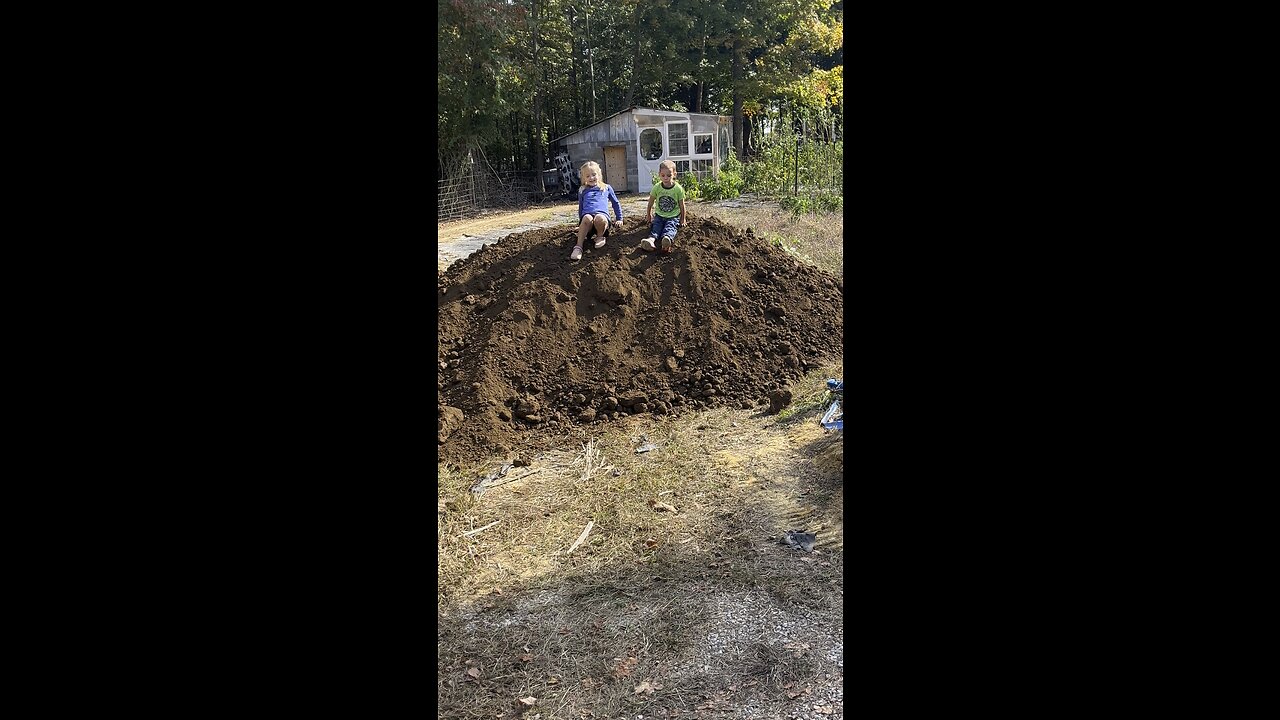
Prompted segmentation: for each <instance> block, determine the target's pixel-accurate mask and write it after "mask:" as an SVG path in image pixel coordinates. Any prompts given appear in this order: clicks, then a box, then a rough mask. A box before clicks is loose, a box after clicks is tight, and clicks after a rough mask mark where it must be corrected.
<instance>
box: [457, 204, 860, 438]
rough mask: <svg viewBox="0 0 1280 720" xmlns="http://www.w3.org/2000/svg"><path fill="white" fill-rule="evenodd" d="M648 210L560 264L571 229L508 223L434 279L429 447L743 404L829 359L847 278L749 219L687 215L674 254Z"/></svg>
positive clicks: (758, 401)
mask: <svg viewBox="0 0 1280 720" xmlns="http://www.w3.org/2000/svg"><path fill="white" fill-rule="evenodd" d="M647 234H648V224H647V223H645V222H644V219H643V218H636V217H632V218H629V219H628V220H627V221H626V222H625V224H624V226H623V227H622V228H621V229H620V230H618V231H615V232H614V233H613V236H612V237H611V238H610V240H609V243H608V244H607V245H606V246H605V247H603V248H601V249H599V250H595V249H592V248H591V242H588V243H587V244H586V246H587V249H586V252H585V254H584V256H583V259H582V260H581V261H580V262H570V261H569V259H568V256H569V251H570V250H571V249H572V247H573V242H574V231H573V230H572V229H570V228H567V227H564V226H561V227H556V228H546V229H541V230H532V231H529V232H526V233H522V234H519V235H510V236H507V237H506V238H503V240H502V241H501V242H499V243H496V244H493V245H489V246H486V247H484V248H482V249H481V250H479V251H477V252H476V253H475V254H473V255H471V256H470V257H468V258H465V259H463V260H460V261H458V262H456V263H455V264H453V265H452V266H450V267H449V269H448V270H446V271H445V272H444V273H443V274H442V275H440V278H439V298H440V307H439V322H438V327H439V337H440V345H439V356H438V365H437V367H438V369H439V375H438V390H439V396H438V417H439V432H440V434H439V436H438V438H437V439H438V442H439V443H440V459H441V461H446V462H464V461H470V460H476V459H478V458H481V457H486V456H490V455H493V454H495V453H503V452H508V451H510V450H511V449H512V448H513V447H519V448H536V447H539V446H545V445H547V444H548V443H549V442H550V440H551V438H552V437H554V436H555V435H557V434H559V433H561V432H562V431H564V430H565V429H567V428H570V427H574V426H579V425H583V424H590V423H601V422H610V421H613V420H617V419H619V418H620V417H626V416H627V415H629V414H637V413H645V412H648V413H654V414H658V415H665V414H680V413H682V412H684V411H686V410H690V409H695V408H696V409H702V408H708V407H715V406H721V405H730V406H736V407H741V408H744V409H745V408H751V407H754V406H757V405H762V404H767V403H768V395H769V393H770V392H772V391H774V390H780V389H784V388H785V387H786V386H787V385H788V384H790V383H791V382H792V381H794V380H796V379H798V378H800V377H801V376H802V375H803V373H804V371H805V369H806V368H809V367H815V366H817V365H819V364H820V363H821V362H822V361H824V360H825V359H827V358H831V357H839V356H840V354H841V352H842V347H843V344H844V302H843V296H844V285H843V280H842V279H839V278H836V277H834V276H832V275H831V274H830V273H827V272H825V271H823V270H820V269H817V268H814V267H812V266H810V265H805V264H803V263H801V262H799V261H797V260H796V259H795V258H793V257H792V256H791V255H789V254H787V253H786V252H784V251H783V250H781V249H780V248H778V247H776V246H774V245H771V244H770V243H769V242H768V241H766V240H764V239H763V238H760V237H757V236H756V235H755V234H754V233H752V232H751V231H750V230H747V231H745V232H740V231H738V230H737V229H735V228H733V227H731V226H729V225H726V224H724V223H723V222H722V221H720V220H717V219H715V218H701V217H691V218H690V219H689V222H688V223H687V224H686V225H685V226H684V227H682V228H681V229H680V235H679V238H678V243H677V247H676V250H675V252H674V253H672V254H670V255H662V254H659V253H646V252H643V251H641V250H640V248H639V243H640V240H641V239H642V238H644V237H646V236H647Z"/></svg>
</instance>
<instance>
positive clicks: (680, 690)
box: [437, 363, 843, 718]
mask: <svg viewBox="0 0 1280 720" xmlns="http://www.w3.org/2000/svg"><path fill="white" fill-rule="evenodd" d="M842 370H843V368H842V366H841V365H840V364H838V363H837V364H832V365H828V366H825V367H822V368H819V369H817V370H815V371H814V372H812V373H810V374H809V375H808V376H807V377H805V378H804V379H803V380H801V381H800V382H798V383H796V385H795V386H793V393H794V397H795V399H796V403H793V405H792V407H791V408H789V409H788V410H789V413H788V415H787V416H786V417H782V416H772V417H770V416H763V415H760V414H759V413H758V412H753V411H744V410H736V409H735V410H730V409H717V410H711V411H707V412H703V413H698V414H691V415H686V416H682V417H680V418H675V419H672V418H665V419H663V420H661V421H660V420H658V419H657V418H650V417H646V416H638V417H633V418H627V420H626V421H623V422H622V423H616V424H613V425H609V426H605V429H604V430H603V431H600V432H599V433H598V434H596V435H590V436H586V437H585V439H583V440H582V441H581V442H579V443H577V444H576V445H575V446H572V447H566V448H564V449H562V450H558V451H554V452H549V453H546V454H544V455H542V456H539V457H536V458H534V460H533V464H532V465H531V466H530V467H528V468H511V470H510V471H509V472H508V474H507V476H505V477H503V478H501V479H500V480H499V481H498V482H501V483H503V484H500V485H496V486H495V487H492V489H489V490H486V491H484V492H483V493H481V494H479V495H477V494H476V493H473V492H472V490H471V487H472V485H473V484H474V483H475V482H476V480H477V479H478V478H479V477H482V476H484V475H486V474H488V473H491V472H492V471H494V470H495V469H497V468H498V467H499V466H500V465H501V464H502V463H503V462H504V460H509V458H494V459H493V461H492V462H491V463H489V465H488V466H477V467H469V468H462V469H455V470H450V469H449V468H447V467H445V466H440V467H439V468H438V470H439V472H440V477H441V480H440V485H439V490H438V508H437V509H438V551H439V560H438V563H439V564H438V569H437V581H438V587H437V595H438V599H439V604H440V622H439V626H440V629H439V648H438V650H439V662H440V665H439V693H440V709H441V715H440V716H441V717H448V718H480V717H488V718H492V717H495V716H499V715H500V714H502V713H507V712H509V711H514V709H515V705H514V703H515V699H516V698H518V697H525V696H529V695H532V696H534V697H537V698H539V701H538V705H537V708H538V711H539V712H541V713H542V717H543V718H562V717H583V716H584V715H582V713H584V712H586V711H588V710H590V711H591V712H594V713H595V716H596V717H600V716H606V717H613V716H618V715H621V714H624V713H631V714H650V713H653V712H655V710H657V709H658V708H666V709H677V708H683V709H686V710H689V711H691V712H692V711H695V710H696V708H697V707H699V706H700V705H701V706H708V704H714V703H716V702H723V703H729V704H730V706H732V703H734V702H738V701H740V700H741V698H739V699H738V700H734V699H732V698H731V697H730V695H733V693H729V694H726V691H725V689H724V688H725V687H728V686H735V684H736V683H739V682H748V681H749V680H750V679H752V678H754V679H755V681H756V682H754V683H752V685H751V687H750V691H751V692H752V693H757V694H758V695H759V701H760V702H765V703H767V702H788V700H787V697H788V693H790V692H791V691H789V690H787V689H784V688H783V685H784V684H787V683H790V685H789V686H788V687H790V686H795V687H797V688H798V687H799V686H800V685H803V684H805V683H812V682H813V681H814V680H815V679H816V678H818V677H820V674H822V673H826V674H830V673H831V672H832V671H833V668H832V667H831V666H830V664H829V663H827V662H826V661H823V660H821V659H818V658H814V657H811V656H802V655H797V654H796V653H794V652H792V651H791V650H787V649H785V648H783V647H781V646H780V645H779V644H778V643H776V642H768V641H764V640H761V641H758V642H754V643H745V644H743V645H742V646H741V647H736V649H734V650H733V651H732V652H725V653H719V654H714V653H713V654H712V656H711V657H710V658H705V657H704V654H705V653H706V652H707V651H706V648H705V647H704V645H705V638H706V637H708V633H711V632H713V630H714V628H716V627H717V623H718V622H720V621H718V620H717V619H716V617H715V614H714V613H713V612H710V611H709V610H708V606H707V602H708V598H711V597H723V596H724V594H725V593H747V594H748V595H750V594H752V593H755V594H761V593H763V595H762V597H767V598H771V599H772V600H770V602H771V603H772V605H773V606H776V607H779V608H796V609H802V611H803V613H805V614H812V615H815V616H822V617H827V618H836V619H837V620H836V622H838V618H839V614H840V604H841V595H842V592H843V590H842V587H841V571H842V567H843V560H842V557H843V551H842V545H841V543H840V539H839V538H840V535H842V530H841V529H840V521H841V518H842V516H843V511H842V509H841V507H842V502H841V501H840V498H837V497H835V495H836V494H839V491H840V488H841V486H842V480H843V451H842V449H841V448H840V442H841V440H842V438H841V437H840V436H838V435H834V436H833V435H825V434H824V433H823V431H822V430H821V429H820V428H817V427H816V422H817V418H818V417H819V416H820V415H821V409H822V408H823V407H825V404H824V403H822V402H821V396H822V394H823V392H824V391H825V383H824V380H825V378H826V377H840V376H841V372H842ZM646 440H647V441H649V442H652V443H654V444H656V445H658V446H659V448H658V449H657V450H654V451H651V452H647V453H642V454H637V453H635V448H636V447H637V446H639V445H641V444H642V443H643V442H645V441H646ZM824 454H825V456H826V457H827V458H828V460H829V461H828V462H815V458H819V457H822V456H823V455H824ZM531 471H536V472H532V474H529V473H531ZM510 478H516V479H514V480H510ZM803 493H807V494H808V496H809V497H814V496H821V497H823V498H824V504H823V505H822V507H821V508H819V512H817V513H816V514H815V513H814V507H813V506H810V507H808V508H807V510H806V508H802V507H801V505H802V504H803V503H798V502H797V501H796V496H797V494H803ZM823 493H825V495H823ZM841 497H842V496H841ZM650 501H653V502H655V503H656V502H662V503H667V504H669V505H671V506H673V507H674V508H675V512H670V511H658V510H655V508H654V507H652V506H651V504H650ZM801 511H807V512H808V513H809V514H808V515H807V516H802V514H801ZM495 520H498V521H500V522H498V524H496V525H493V526H492V527H490V528H488V529H485V530H483V531H481V532H479V533H476V534H474V535H471V536H464V535H463V534H464V533H466V532H470V531H472V530H474V529H477V528H481V527H484V526H485V525H488V524H489V523H492V522H493V521H495ZM588 522H594V527H593V529H592V532H591V534H590V536H589V537H588V538H587V540H586V541H585V542H584V543H583V544H582V545H581V546H579V547H578V548H577V549H576V550H575V551H574V552H573V554H571V555H570V554H567V553H566V551H567V550H568V549H569V547H570V546H571V545H572V544H573V542H574V541H575V540H576V539H577V538H578V537H579V535H580V534H581V532H582V530H583V528H584V527H586V525H587V524H588ZM790 527H810V528H824V529H825V533H824V534H825V536H826V537H827V538H828V539H827V541H826V545H825V546H823V547H822V548H821V549H822V550H824V554H815V555H814V556H812V557H799V556H797V555H795V554H794V551H789V550H787V549H786V548H784V547H783V546H781V545H779V544H777V543H776V542H773V541H772V538H775V537H776V536H777V535H778V534H779V533H780V532H781V531H782V530H785V529H787V528H790ZM744 597H745V596H744ZM468 661H471V663H472V664H468ZM698 663H703V665H701V666H699V665H698ZM472 668H475V669H477V671H478V673H479V675H480V677H479V678H478V679H477V678H475V677H474V676H472V675H468V674H467V671H468V670H469V669H472ZM699 668H701V669H699ZM695 670H696V671H695ZM646 678H652V679H653V680H654V682H657V683H661V684H662V685H663V688H662V689H661V691H660V692H658V693H657V694H655V695H653V696H650V695H648V694H645V693H640V694H637V693H636V692H635V690H634V689H635V687H637V686H639V685H640V683H641V681H642V680H644V679H646ZM742 692H746V689H745V688H743V689H739V690H738V694H741V693H742ZM722 696H723V697H722ZM735 697H736V695H735ZM717 698H720V699H717Z"/></svg>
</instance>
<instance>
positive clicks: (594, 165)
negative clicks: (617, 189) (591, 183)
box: [578, 160, 609, 195]
mask: <svg viewBox="0 0 1280 720" xmlns="http://www.w3.org/2000/svg"><path fill="white" fill-rule="evenodd" d="M587 168H595V171H596V177H597V178H599V180H598V181H597V182H596V187H599V188H600V189H601V190H608V189H609V186H608V185H607V184H605V181H604V173H602V172H600V163H598V162H596V161H595V160H588V161H586V162H584V163H582V167H580V168H578V175H579V176H580V177H579V178H578V179H579V180H581V179H582V177H581V176H582V175H585V174H586V171H587ZM586 189H587V184H586V183H585V182H583V183H582V187H579V188H578V194H579V195H581V194H582V191H583V190H586Z"/></svg>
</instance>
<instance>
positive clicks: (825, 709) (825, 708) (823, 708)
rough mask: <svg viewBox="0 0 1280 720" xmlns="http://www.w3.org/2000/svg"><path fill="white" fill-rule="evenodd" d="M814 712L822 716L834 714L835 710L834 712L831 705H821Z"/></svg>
mask: <svg viewBox="0 0 1280 720" xmlns="http://www.w3.org/2000/svg"><path fill="white" fill-rule="evenodd" d="M813 711H814V712H816V713H819V714H821V715H830V714H831V713H832V712H834V710H832V708H831V706H830V705H819V706H818V707H816V708H814V709H813Z"/></svg>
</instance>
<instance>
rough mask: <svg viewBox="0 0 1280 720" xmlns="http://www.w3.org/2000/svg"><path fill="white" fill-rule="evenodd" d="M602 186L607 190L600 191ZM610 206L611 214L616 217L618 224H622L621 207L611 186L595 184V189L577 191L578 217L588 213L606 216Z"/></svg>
mask: <svg viewBox="0 0 1280 720" xmlns="http://www.w3.org/2000/svg"><path fill="white" fill-rule="evenodd" d="M602 186H603V187H604V188H607V189H603V190H602V189H601V187H602ZM610 204H612V205H613V214H614V215H615V216H617V219H618V222H622V206H621V205H619V204H618V194H617V193H615V192H614V191H613V186H612V185H603V184H602V183H596V186H595V187H588V188H586V189H579V190H578V217H582V216H583V215H586V214H588V213H590V214H592V215H595V214H596V213H605V214H606V215H607V214H609V205H610Z"/></svg>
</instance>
